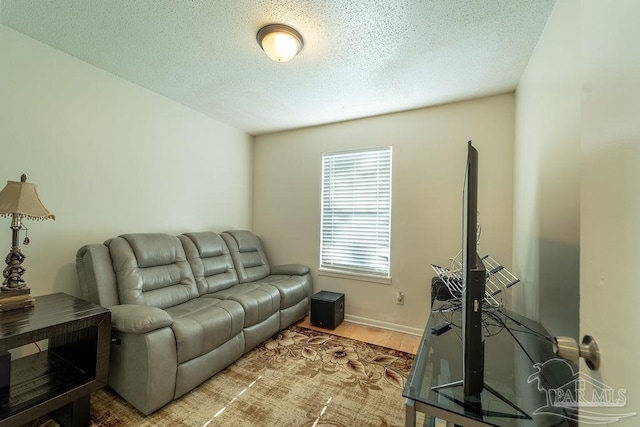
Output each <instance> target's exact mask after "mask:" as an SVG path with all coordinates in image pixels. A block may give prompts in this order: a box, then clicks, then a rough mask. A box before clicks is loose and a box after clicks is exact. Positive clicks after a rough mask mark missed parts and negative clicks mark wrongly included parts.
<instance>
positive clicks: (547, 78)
mask: <svg viewBox="0 0 640 427" xmlns="http://www.w3.org/2000/svg"><path fill="white" fill-rule="evenodd" d="M577 3H578V1H574V0H572V1H560V2H558V3H557V4H556V6H555V9H554V11H553V14H552V16H551V17H550V18H549V20H548V22H547V25H546V28H545V30H544V32H543V34H542V36H541V38H540V40H539V42H538V45H537V47H536V50H535V51H534V53H533V55H532V57H531V59H530V61H529V64H528V66H527V69H526V70H525V72H524V74H523V76H522V78H521V79H520V83H519V85H518V89H517V91H516V111H517V113H516V123H517V124H516V146H515V160H514V164H515V166H514V168H515V169H514V245H513V250H514V262H513V264H514V270H515V273H516V275H517V276H518V277H520V278H521V279H522V286H518V287H517V288H514V294H513V295H514V309H515V310H516V311H518V312H520V313H523V314H525V315H527V316H529V317H531V318H534V319H537V320H539V321H540V322H541V323H542V324H543V325H544V326H545V327H546V328H547V329H548V330H549V331H550V332H551V333H553V334H554V335H570V336H577V334H578V311H579V297H580V286H579V248H580V112H581V107H580V91H581V83H580V71H579V70H580V49H579V46H580V22H579V19H578V15H576V14H575V12H576V7H577Z"/></svg>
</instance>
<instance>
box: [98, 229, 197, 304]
mask: <svg viewBox="0 0 640 427" xmlns="http://www.w3.org/2000/svg"><path fill="white" fill-rule="evenodd" d="M105 245H107V246H108V248H109V253H110V255H111V259H112V262H113V269H114V271H115V273H116V278H117V280H118V295H119V297H120V304H139V305H150V306H153V307H158V308H167V307H171V306H174V305H177V304H181V303H184V302H187V301H189V300H190V299H193V298H197V297H198V289H197V287H196V282H195V278H194V276H193V272H192V271H191V266H190V265H189V263H188V261H187V259H186V256H185V253H184V249H183V248H182V244H181V243H180V241H179V240H178V238H177V237H176V236H170V235H168V234H160V233H147V234H124V235H122V236H119V237H116V238H113V239H110V240H107V241H106V242H105Z"/></svg>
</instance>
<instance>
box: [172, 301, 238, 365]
mask: <svg viewBox="0 0 640 427" xmlns="http://www.w3.org/2000/svg"><path fill="white" fill-rule="evenodd" d="M166 311H167V313H169V315H170V316H171V317H172V318H173V323H172V324H171V329H172V330H173V333H174V334H175V337H176V348H177V351H178V363H182V362H186V361H188V360H191V359H193V358H195V357H198V356H201V355H203V354H206V353H208V352H210V351H211V350H213V349H215V348H217V347H219V346H220V345H222V344H224V343H225V342H227V341H229V340H230V339H231V338H233V337H234V336H236V335H238V334H239V333H240V332H241V331H242V327H243V326H244V311H243V309H242V307H241V306H240V304H238V303H237V302H235V301H222V300H219V299H216V298H196V299H193V300H190V301H187V302H185V303H183V304H179V305H176V306H173V307H171V308H168V309H167V310H166Z"/></svg>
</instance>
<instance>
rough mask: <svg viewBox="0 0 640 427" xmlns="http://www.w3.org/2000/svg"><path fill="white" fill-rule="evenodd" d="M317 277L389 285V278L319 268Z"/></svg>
mask: <svg viewBox="0 0 640 427" xmlns="http://www.w3.org/2000/svg"><path fill="white" fill-rule="evenodd" d="M318 275H320V276H326V277H337V278H340V279H349V280H359V281H362V282H373V283H382V284H384V285H390V284H391V277H380V276H370V275H367V274H358V273H348V272H346V271H338V270H330V269H327V268H319V269H318Z"/></svg>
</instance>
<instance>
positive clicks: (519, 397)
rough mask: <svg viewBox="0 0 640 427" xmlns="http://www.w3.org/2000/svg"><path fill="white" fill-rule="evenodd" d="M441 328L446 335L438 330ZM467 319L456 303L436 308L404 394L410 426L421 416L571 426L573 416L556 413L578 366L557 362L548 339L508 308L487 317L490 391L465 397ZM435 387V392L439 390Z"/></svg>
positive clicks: (534, 324) (470, 421)
mask: <svg viewBox="0 0 640 427" xmlns="http://www.w3.org/2000/svg"><path fill="white" fill-rule="evenodd" d="M443 322H448V323H451V328H450V329H449V330H447V331H446V332H443V333H441V334H436V333H434V332H433V330H432V328H433V327H435V326H436V325H439V324H442V323H443ZM461 325H462V312H461V306H460V304H458V303H456V302H436V304H435V305H434V309H433V310H432V313H431V316H430V318H429V321H428V323H427V327H426V328H425V332H424V335H423V337H422V341H421V343H420V347H419V349H418V353H417V354H416V359H415V362H414V365H413V367H412V369H411V373H410V375H409V378H408V381H407V383H406V385H405V388H404V391H403V393H402V395H403V396H404V397H405V398H406V425H407V426H412V427H413V426H415V423H416V411H418V412H421V413H424V414H425V416H426V419H425V425H426V424H427V423H428V422H429V421H431V422H433V419H434V418H439V419H442V420H446V421H448V422H449V423H453V424H458V425H463V426H486V425H489V426H573V425H577V423H575V422H574V421H572V416H574V415H575V414H572V413H571V412H570V411H567V409H565V408H563V407H561V406H554V404H553V401H552V399H553V396H554V395H553V393H554V391H557V390H561V389H562V388H563V387H565V386H567V385H570V384H571V383H572V381H573V380H574V378H575V373H577V372H578V367H577V366H576V365H575V364H573V363H571V362H568V361H566V360H564V359H557V358H556V356H555V354H554V352H553V347H552V339H551V337H550V336H549V334H548V332H547V331H546V330H545V329H544V328H543V327H542V326H541V325H540V324H539V323H537V322H535V321H533V320H531V319H527V318H525V317H523V316H520V315H518V314H516V313H513V312H510V311H508V310H506V309H504V308H488V309H485V311H484V313H483V336H484V346H485V351H484V384H485V387H484V390H483V391H482V393H481V394H480V395H478V396H473V397H467V398H465V396H464V393H463V388H462V386H444V387H442V388H438V387H439V386H443V385H448V384H451V383H455V382H457V381H460V380H462V365H463V354H462V328H461ZM434 388H436V389H434Z"/></svg>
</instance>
